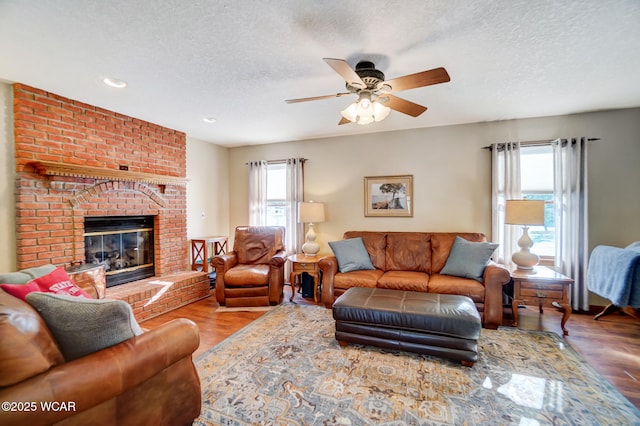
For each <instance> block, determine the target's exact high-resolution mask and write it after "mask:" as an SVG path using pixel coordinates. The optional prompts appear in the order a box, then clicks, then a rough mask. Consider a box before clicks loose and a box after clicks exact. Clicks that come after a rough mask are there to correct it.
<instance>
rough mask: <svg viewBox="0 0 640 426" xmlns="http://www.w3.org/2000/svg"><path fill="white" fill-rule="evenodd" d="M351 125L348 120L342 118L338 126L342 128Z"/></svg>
mask: <svg viewBox="0 0 640 426" xmlns="http://www.w3.org/2000/svg"><path fill="white" fill-rule="evenodd" d="M349 123H351V121H349V120H347V119H346V118H344V117H342V119H341V120H340V122H339V123H338V126H341V125H343V124H349Z"/></svg>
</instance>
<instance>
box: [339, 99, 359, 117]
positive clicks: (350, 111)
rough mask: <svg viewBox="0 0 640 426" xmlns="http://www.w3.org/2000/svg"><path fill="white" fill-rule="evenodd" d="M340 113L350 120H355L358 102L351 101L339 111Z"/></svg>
mask: <svg viewBox="0 0 640 426" xmlns="http://www.w3.org/2000/svg"><path fill="white" fill-rule="evenodd" d="M340 115H342V116H343V117H344V118H346V119H347V120H349V121H351V122H355V121H356V120H357V119H358V103H357V102H353V103H351V104H349V106H348V107H346V108H345V109H343V110H342V111H340Z"/></svg>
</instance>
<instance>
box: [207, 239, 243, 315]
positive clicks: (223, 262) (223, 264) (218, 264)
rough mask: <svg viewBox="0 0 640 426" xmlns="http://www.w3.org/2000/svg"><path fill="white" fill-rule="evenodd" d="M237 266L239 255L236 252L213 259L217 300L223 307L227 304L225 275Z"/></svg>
mask: <svg viewBox="0 0 640 426" xmlns="http://www.w3.org/2000/svg"><path fill="white" fill-rule="evenodd" d="M237 264H238V255H237V254H236V252H235V251H230V252H229V253H227V254H221V255H218V256H214V257H213V259H211V266H213V267H214V268H215V270H216V290H215V291H216V300H217V301H218V303H219V304H221V305H224V304H225V303H226V302H225V296H224V274H225V273H226V272H227V271H228V270H229V269H231V268H233V267H234V266H236V265H237Z"/></svg>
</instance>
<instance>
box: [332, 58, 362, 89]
mask: <svg viewBox="0 0 640 426" xmlns="http://www.w3.org/2000/svg"><path fill="white" fill-rule="evenodd" d="M322 60H323V61H325V62H326V63H327V64H328V65H329V66H330V67H331V68H333V69H334V70H335V72H337V73H338V74H340V75H341V76H342V78H344V81H346V82H347V84H349V85H351V86H354V87H358V88H360V89H364V88H365V87H367V85H366V84H365V82H364V81H362V79H361V78H360V76H359V75H358V74H356V72H355V70H354V69H353V68H351V66H350V65H349V64H348V63H347V61H345V60H344V59H333V58H322Z"/></svg>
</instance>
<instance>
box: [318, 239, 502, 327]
mask: <svg viewBox="0 0 640 426" xmlns="http://www.w3.org/2000/svg"><path fill="white" fill-rule="evenodd" d="M456 236H459V237H461V238H464V239H465V240H468V241H471V242H483V241H486V236H485V235H484V234H481V233H463V232H460V233H453V232H374V231H349V232H346V233H345V234H344V236H343V238H344V239H348V238H357V237H361V238H362V240H363V242H364V245H365V248H366V249H367V252H368V253H369V257H370V258H371V262H372V263H373V266H374V267H375V269H374V270H357V271H351V272H346V273H341V272H339V269H338V261H337V259H336V257H335V256H327V257H324V258H322V259H320V260H319V262H318V265H319V267H320V270H321V271H322V302H323V303H324V305H325V306H326V307H327V308H331V307H332V305H333V302H334V301H335V299H336V298H337V297H339V296H340V295H341V294H343V293H344V292H345V291H347V290H348V289H349V288H351V287H372V288H388V289H396V290H409V291H422V292H428V293H439V294H458V295H463V296H468V297H470V298H471V299H472V300H473V302H474V303H475V305H476V307H477V308H478V311H479V312H480V315H481V316H482V318H483V326H484V327H485V328H497V327H498V326H500V325H502V306H503V300H502V286H503V285H505V284H507V283H509V282H510V281H511V276H510V273H509V270H508V269H506V268H505V267H504V266H502V265H498V264H497V263H494V262H492V261H490V262H489V264H488V266H487V267H486V268H485V270H484V276H483V279H482V282H479V281H476V280H473V279H469V278H462V277H457V276H452V275H443V274H440V273H439V272H440V271H441V270H442V268H443V267H444V266H445V264H446V262H447V259H448V257H449V253H450V252H451V248H452V246H453V244H454V242H455V239H456Z"/></svg>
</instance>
